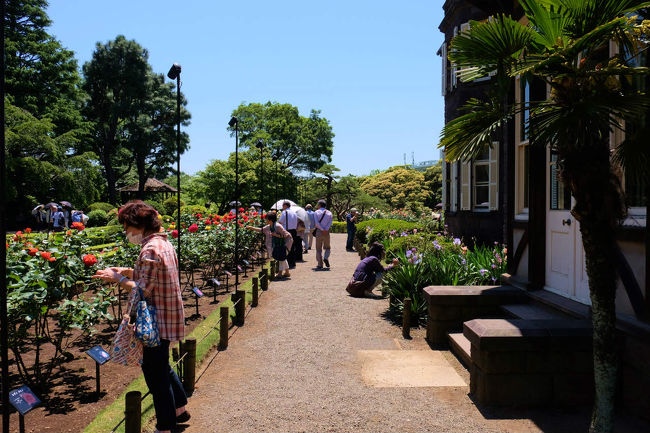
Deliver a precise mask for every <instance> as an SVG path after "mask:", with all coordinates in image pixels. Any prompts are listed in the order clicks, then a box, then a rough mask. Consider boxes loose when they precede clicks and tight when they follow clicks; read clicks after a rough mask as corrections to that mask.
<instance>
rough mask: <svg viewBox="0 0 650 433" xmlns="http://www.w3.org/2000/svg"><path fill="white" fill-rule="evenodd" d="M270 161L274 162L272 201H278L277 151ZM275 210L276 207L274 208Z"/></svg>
mask: <svg viewBox="0 0 650 433" xmlns="http://www.w3.org/2000/svg"><path fill="white" fill-rule="evenodd" d="M271 161H274V162H275V197H274V198H275V200H274V203H277V202H278V155H277V153H276V154H275V155H273V157H272V158H271ZM276 210H277V209H276Z"/></svg>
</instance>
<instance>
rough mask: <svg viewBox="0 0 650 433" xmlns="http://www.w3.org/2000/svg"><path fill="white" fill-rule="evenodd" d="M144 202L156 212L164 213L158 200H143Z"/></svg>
mask: <svg viewBox="0 0 650 433" xmlns="http://www.w3.org/2000/svg"><path fill="white" fill-rule="evenodd" d="M144 202H145V203H147V204H148V205H149V206H151V207H152V208H154V209H156V210H157V211H158V213H164V208H163V205H162V203H160V202H159V201H158V200H144Z"/></svg>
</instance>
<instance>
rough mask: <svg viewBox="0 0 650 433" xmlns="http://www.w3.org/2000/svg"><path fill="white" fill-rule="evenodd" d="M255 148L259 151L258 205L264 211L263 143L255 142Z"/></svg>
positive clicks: (260, 141)
mask: <svg viewBox="0 0 650 433" xmlns="http://www.w3.org/2000/svg"><path fill="white" fill-rule="evenodd" d="M255 147H257V148H258V149H259V150H260V203H261V204H262V210H264V142H263V141H262V140H257V144H256V145H255Z"/></svg>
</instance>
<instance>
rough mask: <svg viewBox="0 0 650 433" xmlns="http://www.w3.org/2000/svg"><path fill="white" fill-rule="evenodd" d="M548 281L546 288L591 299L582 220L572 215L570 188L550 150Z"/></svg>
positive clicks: (577, 299)
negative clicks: (580, 223)
mask: <svg viewBox="0 0 650 433" xmlns="http://www.w3.org/2000/svg"><path fill="white" fill-rule="evenodd" d="M547 163H548V164H547V167H548V173H549V181H548V182H547V185H546V197H547V213H546V283H545V286H546V287H545V288H546V289H547V290H549V291H552V292H555V293H558V294H560V295H563V296H566V297H568V298H571V299H574V300H576V301H579V302H582V303H586V304H588V303H589V284H588V281H587V275H586V272H585V264H584V253H583V249H582V239H581V236H580V229H579V227H578V222H577V221H576V220H575V218H573V216H572V215H571V212H570V210H571V207H572V206H573V202H572V197H571V194H570V193H569V191H567V190H565V188H564V185H563V184H562V182H561V180H560V179H559V178H558V169H557V156H556V155H554V154H551V152H550V151H548V152H547Z"/></svg>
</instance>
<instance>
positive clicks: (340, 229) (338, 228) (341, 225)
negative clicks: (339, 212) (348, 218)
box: [330, 221, 348, 233]
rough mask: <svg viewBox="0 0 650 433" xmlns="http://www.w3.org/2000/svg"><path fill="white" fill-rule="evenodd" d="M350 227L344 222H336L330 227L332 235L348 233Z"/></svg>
mask: <svg viewBox="0 0 650 433" xmlns="http://www.w3.org/2000/svg"><path fill="white" fill-rule="evenodd" d="M347 231H348V225H347V223H346V222H344V221H334V222H332V227H330V233H347Z"/></svg>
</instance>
